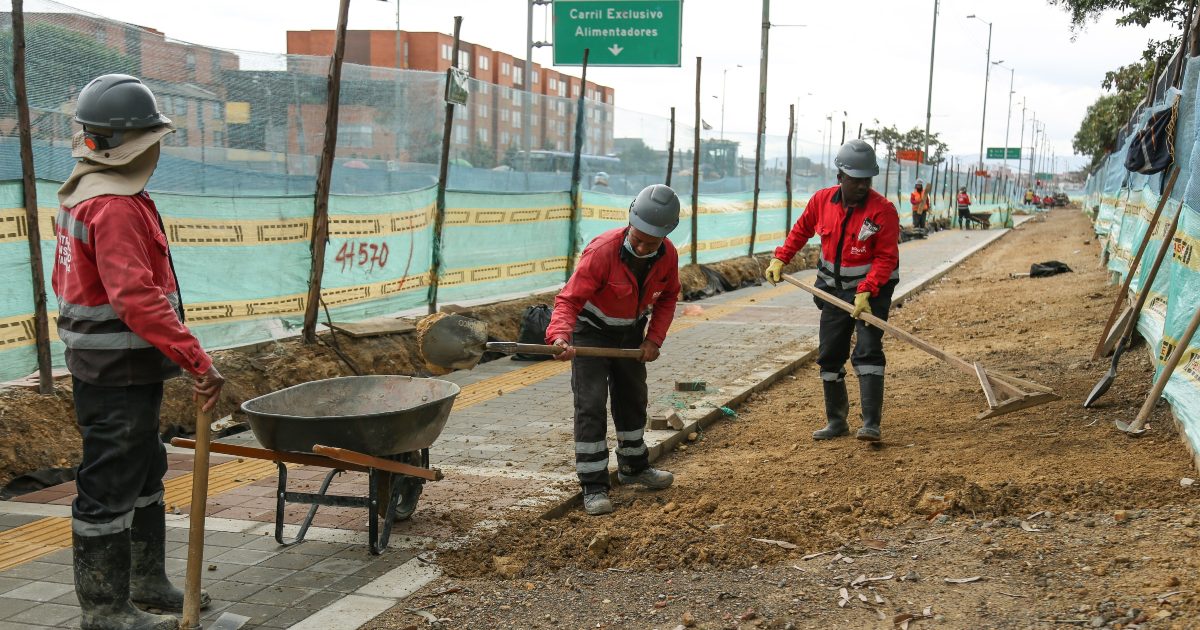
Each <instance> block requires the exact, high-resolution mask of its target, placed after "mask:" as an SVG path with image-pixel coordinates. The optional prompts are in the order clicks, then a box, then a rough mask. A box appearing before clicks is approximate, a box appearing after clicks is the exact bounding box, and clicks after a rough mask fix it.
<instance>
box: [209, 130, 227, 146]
mask: <svg viewBox="0 0 1200 630" xmlns="http://www.w3.org/2000/svg"><path fill="white" fill-rule="evenodd" d="M212 143H213V146H217V147H223V146H225V132H224V131H214V132H212Z"/></svg>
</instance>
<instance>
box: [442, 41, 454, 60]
mask: <svg viewBox="0 0 1200 630" xmlns="http://www.w3.org/2000/svg"><path fill="white" fill-rule="evenodd" d="M453 53H454V49H453V48H452V47H451V46H450V44H442V59H445V60H446V61H450V60H451V59H453V58H454V57H453Z"/></svg>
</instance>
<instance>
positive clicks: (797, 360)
mask: <svg viewBox="0 0 1200 630" xmlns="http://www.w3.org/2000/svg"><path fill="white" fill-rule="evenodd" d="M1023 223H1024V222H1023V221H1022V222H1021V223H1018V224H1017V225H1016V226H1015V227H1012V228H1005V229H1004V230H1000V231H997V233H996V234H995V235H993V236H992V237H991V238H989V239H987V240H986V241H983V242H981V243H978V244H976V245H974V246H973V247H971V248H970V249H967V250H966V251H963V252H962V253H960V254H958V255H957V256H955V257H954V258H952V259H950V260H948V261H946V262H944V263H942V264H941V265H938V266H937V267H936V268H935V269H934V270H933V271H931V272H929V273H927V274H925V275H924V276H923V277H921V278H920V279H919V280H918V281H917V283H916V284H914V285H912V286H911V287H909V288H908V289H905V290H904V292H903V293H901V294H899V295H898V296H895V297H894V298H893V299H892V306H893V307H899V306H902V305H903V304H904V302H905V301H906V300H908V299H909V298H911V297H913V296H914V295H916V294H917V293H920V292H921V291H923V290H925V288H927V287H928V286H929V285H931V284H933V283H934V282H937V281H938V280H941V279H942V278H943V277H944V276H945V275H946V274H947V273H950V271H951V270H952V269H954V268H955V267H957V266H958V265H960V264H962V263H963V262H964V261H965V260H967V259H968V258H970V257H971V256H974V255H975V254H977V253H979V252H980V251H982V250H983V249H984V248H986V247H989V246H990V245H992V244H993V243H995V242H997V241H999V240H1000V239H1001V238H1004V236H1005V235H1007V234H1009V233H1010V232H1012V231H1013V230H1014V229H1016V227H1020V225H1022V224H1023ZM816 355H817V348H815V347H811V348H809V349H807V350H804V351H802V352H801V353H800V354H793V355H787V356H783V357H780V358H779V359H777V360H776V361H772V362H771V363H767V364H764V365H761V366H759V367H758V368H757V369H755V370H754V371H752V372H751V373H750V374H748V375H747V376H746V377H744V378H742V379H739V380H737V381H734V382H733V383H732V384H731V385H729V386H726V387H723V388H721V389H722V391H721V393H720V396H722V397H723V398H724V399H723V400H721V399H712V398H707V397H706V398H703V399H701V400H700V401H698V402H697V405H705V406H704V408H702V409H680V410H678V411H677V412H676V413H677V414H678V415H679V417H680V418H681V419H682V420H683V421H684V427H683V428H682V429H680V430H678V431H675V430H668V431H647V434H648V435H649V434H650V433H655V434H665V433H670V434H671V435H668V436H667V437H666V438H664V439H663V440H662V441H660V442H658V443H657V444H654V445H653V446H649V447H648V448H649V451H650V461H651V462H654V461H656V460H657V459H659V458H660V457H662V456H663V455H666V454H667V453H670V452H671V451H673V450H675V448H676V447H677V446H679V445H680V444H682V443H684V442H686V441H687V436H688V434H689V433H692V432H698V431H700V430H703V429H705V428H707V427H709V426H712V425H713V424H715V423H716V422H717V421H718V420H720V419H722V418H724V417H725V416H726V414H725V412H724V411H722V410H721V408H722V407H726V408H729V409H735V408H737V407H738V406H739V405H741V404H742V403H743V402H745V401H746V399H747V398H749V397H750V396H751V395H752V394H754V393H757V392H760V391H762V390H764V389H767V388H768V387H770V386H772V385H774V384H775V383H777V382H778V381H779V379H781V378H783V377H784V376H787V375H789V374H791V373H792V372H795V371H796V370H797V369H798V368H800V367H801V366H803V365H804V364H806V363H809V362H811V361H812V360H813V359H814V358H816ZM709 405H712V406H711V407H709ZM610 476H611V479H610V481H611V482H612V484H613V485H614V486H615V485H618V484H617V478H616V473H615V472H614V473H610ZM582 502H583V493H582V492H576V493H575V494H573V495H571V496H570V497H568V498H566V499H564V500H563V501H562V502H560V503H558V504H556V505H554V506H552V507H551V508H550V509H548V510H546V511H545V512H543V513H542V515H541V518H543V519H547V520H549V519H555V518H559V517H561V516H563V515H565V514H566V513H567V512H569V511H570V510H571V509H572V508H574V507H576V506H578V505H580V504H581V503H582Z"/></svg>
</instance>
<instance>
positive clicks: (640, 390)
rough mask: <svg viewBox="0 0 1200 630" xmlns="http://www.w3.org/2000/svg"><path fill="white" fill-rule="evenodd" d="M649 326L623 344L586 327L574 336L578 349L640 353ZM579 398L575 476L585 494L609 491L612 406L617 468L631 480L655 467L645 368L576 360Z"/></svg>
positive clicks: (624, 361)
mask: <svg viewBox="0 0 1200 630" xmlns="http://www.w3.org/2000/svg"><path fill="white" fill-rule="evenodd" d="M644 330H645V328H644V325H643V326H641V327H634V328H633V329H631V330H630V332H628V333H627V334H625V335H623V336H622V338H621V339H613V338H611V337H608V336H604V335H599V334H596V333H594V332H592V331H590V330H588V327H587V326H586V325H581V326H580V328H577V329H576V330H575V335H574V341H573V342H572V343H573V344H574V345H577V346H596V347H605V348H637V347H638V346H640V345H641V343H642V339H643V337H644ZM571 391H572V392H574V394H575V472H576V474H578V475H579V485H580V486H582V487H583V492H584V494H592V493H594V492H603V491H607V490H608V486H609V481H608V441H607V434H608V413H607V409H606V407H607V406H608V404H609V403H610V402H611V405H612V418H613V425H614V426H615V427H616V429H617V466H618V467H619V468H620V470H621V472H623V473H626V474H636V473H639V472H641V471H643V470H645V469H646V468H648V467H649V466H650V459H649V455H648V453H647V452H646V443H645V441H644V440H643V433H644V432H645V430H646V405H647V402H648V401H647V397H648V393H647V389H646V364H645V363H642V362H640V361H637V360H634V359H606V358H602V357H575V359H574V360H573V361H572V363H571Z"/></svg>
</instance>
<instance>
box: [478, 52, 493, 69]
mask: <svg viewBox="0 0 1200 630" xmlns="http://www.w3.org/2000/svg"><path fill="white" fill-rule="evenodd" d="M490 61H491V60H490V59H488V58H487V56H485V55H479V69H480V70H487V69H488V67H489V66H490V65H491V64H490V63H489V62H490Z"/></svg>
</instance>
